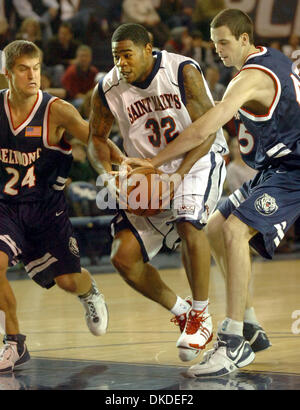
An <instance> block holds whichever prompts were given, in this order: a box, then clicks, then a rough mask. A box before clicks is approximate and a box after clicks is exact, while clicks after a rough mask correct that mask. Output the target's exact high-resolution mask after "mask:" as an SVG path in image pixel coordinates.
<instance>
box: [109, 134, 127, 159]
mask: <svg viewBox="0 0 300 410" xmlns="http://www.w3.org/2000/svg"><path fill="white" fill-rule="evenodd" d="M107 143H108V146H109V149H110V158H111V163H112V164H116V165H121V164H122V162H123V161H124V159H125V158H126V156H125V155H124V154H123V152H122V151H121V150H120V149H119V147H118V146H117V145H116V144H115V143H114V142H113V141H112V140H110V139H108V140H107Z"/></svg>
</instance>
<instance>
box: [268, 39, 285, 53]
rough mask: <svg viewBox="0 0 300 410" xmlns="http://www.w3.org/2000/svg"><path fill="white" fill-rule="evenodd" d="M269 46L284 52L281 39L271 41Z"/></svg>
mask: <svg viewBox="0 0 300 410" xmlns="http://www.w3.org/2000/svg"><path fill="white" fill-rule="evenodd" d="M269 47H272V48H275V49H276V50H279V51H281V52H282V49H281V44H280V41H277V40H274V41H270V43H269Z"/></svg>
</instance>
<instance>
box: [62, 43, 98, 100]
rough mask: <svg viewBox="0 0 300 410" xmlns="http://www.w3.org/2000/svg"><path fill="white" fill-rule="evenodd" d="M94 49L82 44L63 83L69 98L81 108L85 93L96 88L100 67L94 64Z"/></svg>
mask: <svg viewBox="0 0 300 410" xmlns="http://www.w3.org/2000/svg"><path fill="white" fill-rule="evenodd" d="M92 58H93V55H92V49H91V48H90V47H89V46H87V45H81V46H79V47H78V49H77V51H76V60H75V63H74V64H71V65H70V66H69V67H68V68H67V70H66V71H65V73H64V75H63V77H62V80H61V82H62V85H63V87H64V88H65V90H66V91H67V99H68V100H69V101H70V102H71V104H73V105H74V106H75V107H76V108H79V107H80V106H81V105H82V103H83V100H84V97H85V95H86V94H87V93H88V92H89V91H90V90H92V89H93V88H94V86H95V77H96V75H97V73H98V69H97V68H96V67H95V66H93V65H92Z"/></svg>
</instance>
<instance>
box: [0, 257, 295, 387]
mask: <svg viewBox="0 0 300 410" xmlns="http://www.w3.org/2000/svg"><path fill="white" fill-rule="evenodd" d="M241 269H242V267H241ZM161 275H162V277H163V278H164V280H165V281H166V283H167V284H168V285H169V286H170V287H172V288H173V289H174V290H175V291H176V293H178V294H180V295H181V296H182V297H186V296H188V295H189V293H190V292H189V287H188V283H187V279H186V277H185V272H184V270H183V268H181V267H179V268H177V269H164V270H161ZM253 275H254V294H255V307H256V313H257V316H258V318H259V320H260V322H261V324H262V326H263V327H264V328H265V330H266V331H267V334H268V336H269V338H270V340H271V342H272V344H273V346H272V348H270V349H268V350H267V351H265V352H261V353H259V354H257V355H256V359H255V361H254V363H253V364H251V365H249V366H248V367H246V368H245V369H243V371H241V370H240V371H238V372H237V373H236V374H234V376H233V377H231V378H230V379H229V378H228V377H227V378H223V379H222V378H219V379H218V380H216V381H214V380H208V381H206V382H205V381H204V382H201V381H199V380H193V379H192V380H190V379H186V378H185V377H184V372H185V370H186V368H187V367H188V366H189V365H192V364H194V363H197V362H198V361H199V360H200V358H201V357H200V358H199V359H198V360H195V361H193V362H190V363H189V364H188V365H187V364H185V363H183V362H181V361H180V360H179V358H178V357H177V349H176V346H175V344H176V340H177V338H178V337H179V333H178V328H177V327H175V326H174V325H173V324H172V323H171V322H170V318H171V315H170V313H169V312H168V311H165V310H164V309H163V308H161V307H160V306H159V305H157V304H155V303H153V302H152V301H149V300H147V299H146V298H144V297H143V296H141V295H139V294H138V293H136V292H135V291H133V290H132V289H131V288H130V287H129V286H128V285H127V284H126V283H125V282H123V280H122V279H121V278H120V277H119V275H118V274H116V273H107V274H95V275H94V277H95V279H96V281H97V283H98V286H99V289H101V291H102V292H103V293H104V295H105V298H106V301H107V304H108V309H109V328H108V332H107V334H106V335H104V336H101V337H95V336H93V335H91V334H90V333H89V331H88V329H87V328H86V325H85V320H84V311H83V307H82V306H81V304H80V303H79V302H78V301H77V299H76V298H75V297H74V296H72V295H69V294H66V293H64V292H63V291H61V290H60V289H58V288H57V287H54V288H52V289H50V290H44V289H42V288H40V287H38V286H37V285H36V284H35V283H33V282H32V281H30V280H28V279H24V280H23V279H21V280H14V281H12V282H11V283H12V287H13V289H14V292H15V294H16V298H17V301H18V316H19V320H20V324H21V332H22V333H24V334H25V335H26V336H27V345H28V348H29V350H30V353H31V357H32V360H31V361H30V362H29V363H28V364H27V365H26V366H25V368H24V369H22V370H18V371H16V372H15V374H14V375H13V376H12V375H7V376H1V377H0V389H3V390H9V389H31V390H34V389H77V390H80V389H82V390H83V389H98V390H114V389H116V390H119V389H121V390H143V389H145V390H148V389H149V390H151V389H152V390H159V389H171V390H185V389H186V390H189V389H194V390H201V389H203V390H211V389H212V390H215V389H219V390H220V389H221V390H222V389H227V390H236V389H246V390H248V389H250V390H255V389H270V390H272V389H300V297H299V295H300V259H299V260H298V259H288V260H275V261H271V262H269V261H262V260H260V259H257V260H256V261H255V262H254V264H253ZM224 292H225V289H224V282H223V279H222V277H221V274H220V273H219V272H218V270H217V268H216V267H215V266H212V272H211V284H210V302H211V304H210V312H211V314H212V316H213V322H214V328H215V329H216V327H217V323H218V322H219V321H220V320H222V319H223V317H224V309H225V293H224ZM297 319H299V321H298V322H299V323H298V322H297ZM214 339H215V338H214ZM212 344H213V343H211V344H210V345H209V346H208V348H210V347H211V346H212ZM214 383H215V384H214Z"/></svg>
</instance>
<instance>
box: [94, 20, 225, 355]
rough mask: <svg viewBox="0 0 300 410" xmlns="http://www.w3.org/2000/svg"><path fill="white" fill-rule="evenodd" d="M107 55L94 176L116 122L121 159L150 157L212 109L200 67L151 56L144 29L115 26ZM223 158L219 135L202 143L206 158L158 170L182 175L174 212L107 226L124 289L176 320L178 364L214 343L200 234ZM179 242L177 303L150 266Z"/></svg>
mask: <svg viewBox="0 0 300 410" xmlns="http://www.w3.org/2000/svg"><path fill="white" fill-rule="evenodd" d="M112 53H113V58H114V63H115V67H114V68H113V69H112V70H111V71H110V72H109V73H107V74H106V75H105V76H104V77H103V78H102V80H101V81H100V82H99V84H98V85H97V86H96V87H95V90H94V93H93V97H92V114H91V119H90V126H91V137H90V142H89V150H88V151H89V157H90V160H91V162H92V164H93V166H94V167H95V169H96V170H97V171H98V172H99V173H101V172H103V171H105V172H110V171H111V169H112V168H111V164H112V159H111V158H110V155H109V153H110V150H109V147H108V145H107V140H108V137H109V134H110V130H111V127H112V124H113V121H114V119H116V120H117V122H118V125H119V128H120V132H121V135H122V137H123V142H124V150H125V153H126V155H128V156H130V157H140V158H152V157H154V156H155V155H157V153H158V152H159V151H160V150H162V149H163V148H164V147H165V146H166V145H167V144H168V143H169V142H171V141H172V140H174V139H175V138H176V137H177V135H178V134H179V133H180V132H181V131H182V130H184V129H185V128H186V127H188V126H189V125H190V124H191V123H192V122H193V121H195V120H196V119H197V118H199V117H200V116H201V115H202V114H204V113H205V112H206V111H207V110H209V109H210V108H211V107H212V106H213V100H212V97H211V94H210V92H209V90H208V87H207V85H206V82H205V79H204V77H203V75H202V72H201V69H200V67H199V66H198V64H197V63H196V62H195V61H194V60H192V59H189V58H186V57H184V56H181V55H177V54H171V53H168V52H166V51H162V52H157V53H153V52H152V46H151V44H150V40H149V36H148V33H147V31H146V29H145V28H144V27H142V26H140V25H138V24H123V25H121V26H119V27H118V28H117V30H116V31H115V32H114V34H113V36H112ZM226 152H227V146H226V142H225V139H224V136H223V133H222V130H219V131H218V132H217V133H216V134H215V135H213V136H212V138H211V139H210V140H209V141H208V142H207V155H205V156H204V157H203V158H201V159H200V160H199V154H198V153H197V150H194V151H192V152H190V153H189V154H187V155H186V157H185V158H183V157H180V158H176V159H175V160H174V161H172V162H170V163H166V164H163V165H162V166H161V167H160V170H161V171H163V172H164V173H167V174H173V173H178V174H180V175H181V176H182V177H183V176H184V184H182V186H180V187H179V188H178V190H177V191H176V193H175V196H174V200H173V206H172V209H170V210H165V211H164V212H162V213H160V214H158V215H156V216H153V217H143V216H136V215H133V214H130V213H128V212H124V211H120V212H119V214H118V215H117V217H116V218H115V221H114V223H113V225H112V228H113V233H114V240H113V244H112V252H111V259H112V263H113V265H114V266H115V268H116V269H117V271H118V272H119V273H120V275H121V276H122V277H123V278H124V279H125V280H126V281H127V282H128V284H129V285H130V286H132V287H133V288H134V289H135V290H137V291H138V292H140V293H141V294H143V295H144V296H146V297H148V298H149V299H151V300H153V301H155V302H157V303H159V304H160V305H161V306H163V307H164V308H166V309H168V310H169V311H170V312H171V313H172V314H173V315H174V318H173V319H172V321H174V322H175V323H176V324H177V325H179V326H180V330H181V332H182V334H181V337H180V338H179V340H178V342H177V347H178V348H179V357H180V359H181V360H183V361H189V360H192V359H194V358H195V357H196V356H197V355H198V353H199V351H200V350H201V349H203V348H204V347H205V345H206V344H207V343H208V342H209V341H210V340H211V338H212V320H211V316H210V314H209V312H208V283H209V269H210V249H209V247H208V243H207V240H206V237H205V234H204V232H203V230H202V228H203V227H204V226H205V225H206V222H207V219H208V217H209V215H210V214H211V212H213V210H214V209H215V207H216V205H217V202H218V200H219V199H220V196H221V193H222V187H223V181H224V179H225V172H226V171H225V164H224V160H223V154H225V153H226ZM125 158H126V157H125V156H124V158H123V159H125ZM120 161H121V160H120ZM119 164H120V162H119ZM195 181H196V182H195ZM193 182H195V183H194V185H193ZM179 238H180V239H181V242H182V259H183V264H184V267H185V270H186V273H187V277H188V281H189V284H190V287H191V291H192V296H193V299H192V300H184V299H182V298H181V297H179V296H176V294H175V293H174V292H173V291H172V290H171V289H170V288H169V287H168V286H167V285H166V284H165V283H164V282H163V281H162V279H161V277H160V275H159V273H158V271H157V270H156V269H155V268H154V267H153V266H152V265H150V264H149V261H150V260H151V259H152V258H153V257H154V256H155V255H156V254H157V253H158V252H159V250H160V249H161V248H162V246H163V245H166V246H168V247H169V248H171V249H173V248H174V247H175V246H176V245H177V243H178V242H179ZM182 335H184V336H185V337H184V339H183V338H182Z"/></svg>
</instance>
